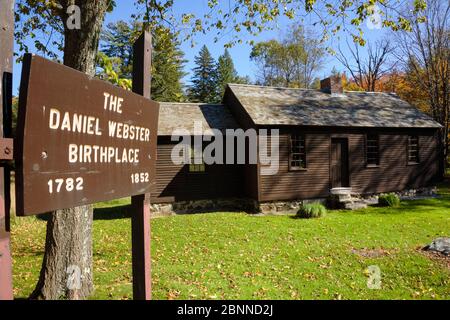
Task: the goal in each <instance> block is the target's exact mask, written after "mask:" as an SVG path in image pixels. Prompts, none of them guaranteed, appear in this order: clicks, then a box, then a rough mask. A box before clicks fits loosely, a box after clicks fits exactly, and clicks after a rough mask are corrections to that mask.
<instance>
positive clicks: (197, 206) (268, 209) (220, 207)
mask: <svg viewBox="0 0 450 320" xmlns="http://www.w3.org/2000/svg"><path fill="white" fill-rule="evenodd" d="M392 193H395V194H396V195H398V196H399V198H400V199H402V200H414V199H421V198H429V197H435V196H436V195H437V188H436V187H425V188H419V189H408V190H404V191H399V192H392ZM381 194H384V193H381ZM381 194H366V195H356V194H352V195H351V197H352V199H357V200H359V201H353V203H357V202H358V203H359V202H360V203H364V204H366V205H376V204H378V196H379V195H381ZM312 202H320V203H322V204H323V205H327V199H309V200H293V201H270V202H260V203H257V202H256V201H254V200H251V199H238V198H234V199H208V200H193V201H178V202H174V203H161V204H151V211H152V217H161V216H171V215H175V214H191V213H206V212H217V211H222V212H223V211H225V212H248V213H260V214H265V215H277V214H279V215H281V214H294V213H297V211H298V209H300V207H301V205H302V204H304V203H312ZM359 208H360V207H359V206H356V207H355V209H359ZM346 209H352V208H346Z"/></svg>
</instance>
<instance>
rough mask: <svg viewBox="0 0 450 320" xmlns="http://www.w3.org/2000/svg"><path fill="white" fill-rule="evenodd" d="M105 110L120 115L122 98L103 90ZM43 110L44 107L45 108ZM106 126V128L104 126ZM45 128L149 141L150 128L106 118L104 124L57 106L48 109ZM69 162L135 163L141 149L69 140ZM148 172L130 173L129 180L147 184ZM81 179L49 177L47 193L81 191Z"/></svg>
mask: <svg viewBox="0 0 450 320" xmlns="http://www.w3.org/2000/svg"><path fill="white" fill-rule="evenodd" d="M103 96H104V103H103V109H104V111H109V112H114V113H118V114H122V111H123V105H124V99H123V98H121V97H119V96H115V95H113V94H110V93H108V92H104V93H103ZM44 110H45V109H44ZM106 126H107V127H106ZM48 127H49V129H50V130H55V131H63V132H70V133H74V134H83V135H84V134H85V135H92V136H102V134H103V133H105V132H106V133H107V134H108V137H109V138H111V139H121V140H128V141H138V142H150V129H149V128H146V127H141V126H136V125H132V124H129V123H123V122H118V121H113V120H108V122H107V123H106V121H105V122H104V123H102V122H101V119H100V118H98V117H94V116H90V115H85V114H79V113H72V112H69V111H61V110H60V109H58V108H57V107H52V108H50V109H49V113H48ZM67 154H68V161H69V163H71V164H75V163H83V164H99V163H100V164H109V163H115V164H134V165H135V164H138V163H139V155H140V150H139V149H136V148H127V147H116V146H114V147H113V146H108V145H95V144H76V143H70V144H69V145H68V149H67ZM149 179H150V175H149V173H148V172H143V173H133V174H132V175H131V183H132V184H137V183H148V182H149ZM83 183H84V180H83V178H82V177H78V178H75V179H74V178H58V179H51V180H48V192H49V193H50V194H53V193H60V192H73V191H81V190H83V188H84V185H83Z"/></svg>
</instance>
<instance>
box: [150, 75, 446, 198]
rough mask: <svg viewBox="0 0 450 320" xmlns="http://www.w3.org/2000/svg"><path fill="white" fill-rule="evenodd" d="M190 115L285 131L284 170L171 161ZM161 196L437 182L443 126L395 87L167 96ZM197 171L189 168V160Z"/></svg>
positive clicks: (373, 189)
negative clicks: (175, 134)
mask: <svg viewBox="0 0 450 320" xmlns="http://www.w3.org/2000/svg"><path fill="white" fill-rule="evenodd" d="M193 120H201V121H203V122H204V123H205V125H207V126H210V127H215V128H219V129H225V128H234V127H240V128H242V129H244V130H245V129H249V128H253V129H256V130H258V129H278V130H279V132H280V135H279V155H280V156H279V171H278V173H277V174H275V175H262V174H261V169H262V165H261V164H260V163H258V164H253V165H250V164H247V165H244V166H238V165H234V166H233V165H213V166H211V167H209V166H206V168H205V170H204V171H203V172H202V173H198V172H196V173H194V172H189V170H190V169H189V166H188V165H185V166H174V165H172V164H171V163H170V157H168V154H170V149H171V144H170V143H169V142H168V141H169V140H170V136H169V135H170V134H171V132H170V131H171V130H170V129H171V128H173V127H176V126H180V127H182V126H188V127H191V128H192V121H193ZM160 126H161V129H160V131H159V134H158V135H159V138H158V144H159V146H158V164H157V183H158V185H157V188H156V191H155V193H156V195H157V199H156V202H158V201H160V202H167V201H169V202H170V201H177V200H201V199H216V198H217V199H218V198H229V197H233V198H243V199H251V200H253V201H255V202H256V203H264V202H273V201H292V200H304V199H315V198H326V197H327V196H328V195H329V194H330V190H331V189H333V188H338V187H351V188H352V191H353V192H354V193H358V194H376V193H383V192H391V191H402V190H405V189H415V188H421V187H427V186H430V185H433V184H435V183H436V182H437V180H439V178H440V176H441V169H442V168H441V163H440V152H441V145H440V138H439V133H440V130H439V129H440V127H441V126H440V125H439V124H438V123H437V122H435V121H434V120H432V119H431V118H430V117H428V116H427V115H426V114H424V113H422V112H421V111H419V110H418V109H416V108H414V107H413V106H411V105H409V104H408V103H406V102H405V101H402V100H401V99H400V98H399V97H398V96H396V95H395V94H389V93H368V92H344V91H342V86H341V85H340V82H339V80H338V79H335V78H328V79H326V80H324V81H322V88H321V90H306V89H291V88H275V87H262V86H253V85H236V84H230V85H228V87H227V89H226V92H225V96H224V99H223V105H186V104H177V105H175V104H162V109H161V119H160ZM191 169H192V168H191Z"/></svg>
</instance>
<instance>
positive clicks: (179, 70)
mask: <svg viewBox="0 0 450 320" xmlns="http://www.w3.org/2000/svg"><path fill="white" fill-rule="evenodd" d="M185 62H186V60H185V59H184V53H183V51H181V49H180V42H179V40H178V38H177V36H176V34H174V33H172V32H170V30H168V29H167V28H165V27H157V28H155V32H154V38H153V62H152V75H153V76H152V99H154V100H156V101H169V102H182V101H184V100H185V97H184V93H183V86H182V82H181V80H182V78H183V77H184V76H185V75H186V74H185V72H184V70H183V66H184V64H185Z"/></svg>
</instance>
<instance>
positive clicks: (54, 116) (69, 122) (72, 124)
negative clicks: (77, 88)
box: [48, 108, 102, 136]
mask: <svg viewBox="0 0 450 320" xmlns="http://www.w3.org/2000/svg"><path fill="white" fill-rule="evenodd" d="M48 126H49V128H50V129H52V130H61V131H68V132H75V133H84V134H89V135H97V136H101V135H102V132H101V130H100V119H98V118H96V117H92V116H87V115H82V114H76V113H74V114H72V115H71V114H70V113H69V112H64V113H63V115H61V112H60V111H59V110H58V109H56V108H51V109H50V117H49V125H48Z"/></svg>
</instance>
